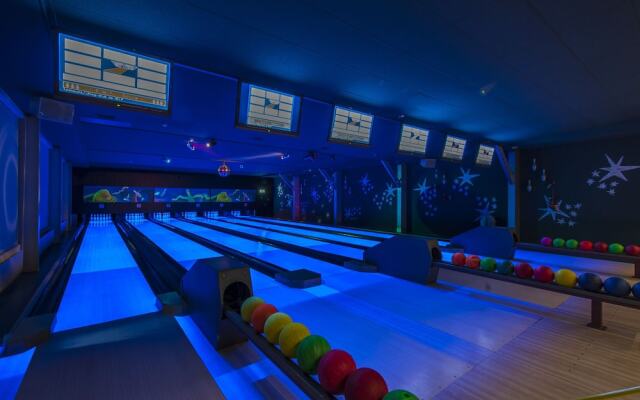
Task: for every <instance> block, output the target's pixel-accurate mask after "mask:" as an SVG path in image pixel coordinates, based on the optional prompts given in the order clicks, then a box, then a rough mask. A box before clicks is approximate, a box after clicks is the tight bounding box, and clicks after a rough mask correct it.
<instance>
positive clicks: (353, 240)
mask: <svg viewBox="0 0 640 400" xmlns="http://www.w3.org/2000/svg"><path fill="white" fill-rule="evenodd" d="M210 220H211V219H210ZM218 220H220V221H229V222H238V223H242V224H245V225H251V226H253V227H256V228H269V229H275V230H278V231H282V232H286V233H291V234H294V235H295V234H299V235H307V236H312V237H315V238H318V239H328V240H333V241H335V242H340V243H344V244H346V245H357V246H366V247H373V246H375V245H377V244H378V243H380V242H379V241H377V240H369V239H361V238H357V237H352V236H344V235H335V234H332V233H326V232H319V231H314V230H311V229H303V228H294V227H290V226H282V225H276V224H273V223H269V222H258V221H252V220H250V219H248V218H234V217H221V218H218Z"/></svg>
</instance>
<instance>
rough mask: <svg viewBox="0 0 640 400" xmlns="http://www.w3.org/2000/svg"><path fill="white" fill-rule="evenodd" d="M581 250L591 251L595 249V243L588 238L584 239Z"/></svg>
mask: <svg viewBox="0 0 640 400" xmlns="http://www.w3.org/2000/svg"><path fill="white" fill-rule="evenodd" d="M579 247H580V250H585V251H591V250H593V243H592V242H590V241H588V240H583V241H581V242H580V245H579Z"/></svg>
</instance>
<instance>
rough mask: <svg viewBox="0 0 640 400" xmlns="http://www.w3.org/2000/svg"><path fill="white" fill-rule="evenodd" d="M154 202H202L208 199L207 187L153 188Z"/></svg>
mask: <svg viewBox="0 0 640 400" xmlns="http://www.w3.org/2000/svg"><path fill="white" fill-rule="evenodd" d="M153 198H154V201H155V202H156V203H203V202H208V201H210V198H211V196H210V192H209V189H201V188H190V189H188V188H155V190H154V197H153Z"/></svg>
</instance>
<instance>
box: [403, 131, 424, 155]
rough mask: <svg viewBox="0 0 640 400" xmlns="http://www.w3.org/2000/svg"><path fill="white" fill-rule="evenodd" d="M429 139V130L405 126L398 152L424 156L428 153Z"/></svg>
mask: <svg viewBox="0 0 640 400" xmlns="http://www.w3.org/2000/svg"><path fill="white" fill-rule="evenodd" d="M428 138H429V131H428V130H426V129H422V128H418V127H415V126H411V125H407V124H403V125H402V132H401V134H400V143H399V144H398V151H400V152H403V153H412V154H418V155H421V156H423V155H425V154H426V152H427V139H428Z"/></svg>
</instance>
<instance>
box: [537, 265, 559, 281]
mask: <svg viewBox="0 0 640 400" xmlns="http://www.w3.org/2000/svg"><path fill="white" fill-rule="evenodd" d="M553 276H554V273H553V270H552V269H551V268H549V267H547V266H546V265H540V266H539V267H538V268H536V270H535V271H534V272H533V278H534V279H535V280H537V281H538V282H543V283H549V282H553Z"/></svg>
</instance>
